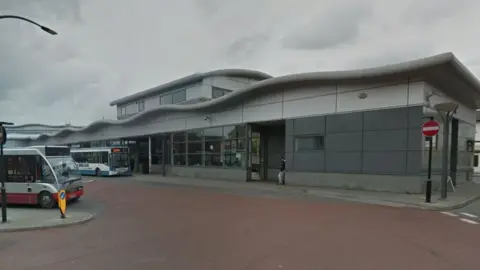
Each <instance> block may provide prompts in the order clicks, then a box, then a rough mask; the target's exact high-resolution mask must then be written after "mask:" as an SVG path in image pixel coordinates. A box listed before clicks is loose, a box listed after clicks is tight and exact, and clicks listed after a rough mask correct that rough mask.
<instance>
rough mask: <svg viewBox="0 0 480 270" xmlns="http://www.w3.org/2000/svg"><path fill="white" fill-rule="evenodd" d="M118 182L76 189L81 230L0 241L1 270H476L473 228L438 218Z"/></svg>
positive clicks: (477, 235) (479, 233)
mask: <svg viewBox="0 0 480 270" xmlns="http://www.w3.org/2000/svg"><path fill="white" fill-rule="evenodd" d="M120 182H122V179H116V180H110V179H99V180H97V181H93V182H90V183H87V184H86V196H85V198H83V199H82V202H80V203H78V204H77V205H75V206H72V207H77V208H81V207H87V206H88V204H89V203H94V204H95V205H104V208H103V211H101V213H100V215H99V216H98V217H97V218H96V219H95V220H93V221H91V222H89V223H87V224H84V225H79V226H75V227H69V228H59V229H50V230H45V231H31V232H18V233H9V234H4V235H2V238H1V239H0V262H1V263H2V265H1V269H2V270H20V269H21V270H27V269H32V270H33V269H35V270H43V269H45V270H46V269H48V270H50V269H54V268H58V269H75V270H84V269H85V270H87V269H88V270H91V269H99V270H100V269H102V270H103V269H109V270H110V269H112V270H123V269H125V270H127V269H128V270H131V269H138V270H148V269H152V270H158V269H205V270H216V269H219V270H225V269H229V270H230V269H231V270H236V269H262V270H267V269H295V270H299V269H335V270H337V269H355V270H362V269H365V270H375V269H381V270H385V269H389V270H396V269H402V270H404V269H422V270H429V269H435V270H442V269H462V270H468V269H474V270H476V269H478V267H479V266H478V265H479V264H478V247H479V244H478V239H480V226H475V225H473V224H469V223H466V222H462V221H459V220H458V218H454V217H452V216H448V215H445V214H442V213H440V212H429V211H422V210H415V209H409V208H391V207H385V206H375V205H366V204H352V203H341V202H338V201H333V200H301V199H300V197H301V195H300V194H299V195H298V198H288V197H282V198H281V199H278V198H276V196H277V195H276V194H266V195H265V194H247V191H243V192H239V193H236V194H227V193H220V192H218V191H216V190H209V189H198V188H187V187H170V186H166V185H146V184H136V183H134V181H131V180H125V181H123V182H124V183H120ZM251 195H253V196H251ZM263 195H265V196H263ZM83 203H85V204H84V205H85V206H82V204H83Z"/></svg>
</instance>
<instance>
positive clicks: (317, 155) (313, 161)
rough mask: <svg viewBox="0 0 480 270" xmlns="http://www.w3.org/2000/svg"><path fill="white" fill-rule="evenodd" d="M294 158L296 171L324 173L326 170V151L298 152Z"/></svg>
mask: <svg viewBox="0 0 480 270" xmlns="http://www.w3.org/2000/svg"><path fill="white" fill-rule="evenodd" d="M293 158H294V160H293V162H294V164H293V165H294V167H295V171H300V172H323V171H324V170H325V155H324V151H311V152H296V153H294V157H293Z"/></svg>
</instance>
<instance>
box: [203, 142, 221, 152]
mask: <svg viewBox="0 0 480 270" xmlns="http://www.w3.org/2000/svg"><path fill="white" fill-rule="evenodd" d="M222 148H223V144H222V141H206V142H205V153H221V152H222V150H223V149H222Z"/></svg>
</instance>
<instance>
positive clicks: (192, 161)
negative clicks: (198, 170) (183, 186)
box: [188, 154, 203, 166]
mask: <svg viewBox="0 0 480 270" xmlns="http://www.w3.org/2000/svg"><path fill="white" fill-rule="evenodd" d="M188 166H203V161H202V154H199V155H198V154H188Z"/></svg>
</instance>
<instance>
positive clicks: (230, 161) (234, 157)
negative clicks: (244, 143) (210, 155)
mask: <svg viewBox="0 0 480 270" xmlns="http://www.w3.org/2000/svg"><path fill="white" fill-rule="evenodd" d="M224 163H225V166H227V167H238V168H240V167H243V164H244V163H245V152H236V153H230V154H227V153H226V154H225V159H224Z"/></svg>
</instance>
